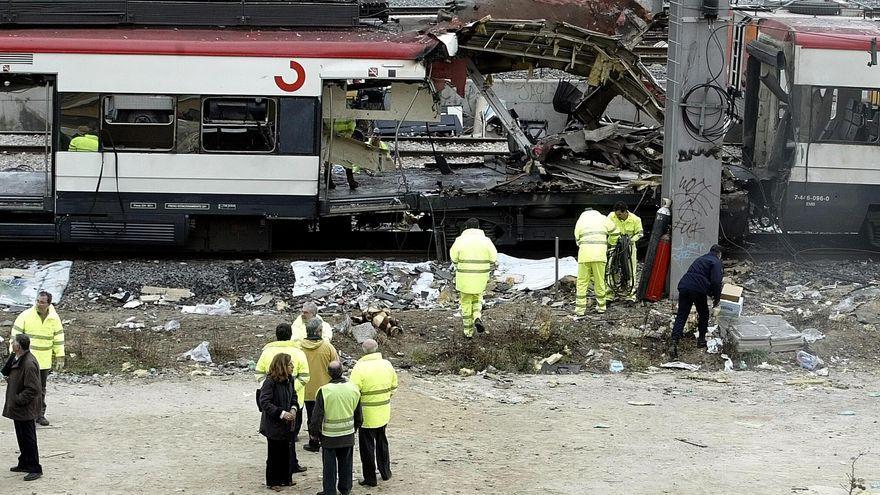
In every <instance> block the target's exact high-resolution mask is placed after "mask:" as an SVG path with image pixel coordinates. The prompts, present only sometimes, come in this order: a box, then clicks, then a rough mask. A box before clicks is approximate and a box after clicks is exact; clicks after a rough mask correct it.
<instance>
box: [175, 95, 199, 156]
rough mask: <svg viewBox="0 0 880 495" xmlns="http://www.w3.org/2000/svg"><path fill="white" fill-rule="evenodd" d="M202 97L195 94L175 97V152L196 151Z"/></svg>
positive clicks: (197, 147)
mask: <svg viewBox="0 0 880 495" xmlns="http://www.w3.org/2000/svg"><path fill="white" fill-rule="evenodd" d="M201 124H202V98H201V97H200V96H195V95H181V96H178V97H177V144H176V146H175V151H176V152H177V153H198V152H199V140H200V138H201V129H200V126H201Z"/></svg>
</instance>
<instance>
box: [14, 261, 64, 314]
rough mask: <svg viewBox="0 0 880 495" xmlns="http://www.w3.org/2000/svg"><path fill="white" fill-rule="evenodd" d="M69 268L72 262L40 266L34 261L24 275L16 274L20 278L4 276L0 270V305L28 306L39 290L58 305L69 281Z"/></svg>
mask: <svg viewBox="0 0 880 495" xmlns="http://www.w3.org/2000/svg"><path fill="white" fill-rule="evenodd" d="M71 266H73V262H72V261H56V262H54V263H49V264H48V265H42V266H40V265H39V264H38V263H37V262H36V261H35V262H33V263H31V264H30V266H28V269H27V270H26V271H25V272H26V273H18V274H17V275H21V276H12V275H5V274H4V273H3V270H0V304H2V305H6V306H30V305H32V304H34V301H35V300H36V299H37V294H38V293H39V292H40V291H41V290H45V291H47V292H49V293H50V294H52V302H53V303H54V304H58V302H60V301H61V297H62V296H63V295H64V289H66V288H67V283H68V282H69V281H70V267H71ZM16 271H17V270H16ZM17 272H18V271H17Z"/></svg>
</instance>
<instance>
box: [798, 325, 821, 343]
mask: <svg viewBox="0 0 880 495" xmlns="http://www.w3.org/2000/svg"><path fill="white" fill-rule="evenodd" d="M801 335H803V336H804V340H805V341H806V342H807V343H808V344H812V343H813V342H816V341H817V340H822V339H824V338H825V334H824V333H822V332H820V331H819V330H818V329H816V328H805V329H804V331H803V332H801Z"/></svg>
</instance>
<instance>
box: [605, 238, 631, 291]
mask: <svg viewBox="0 0 880 495" xmlns="http://www.w3.org/2000/svg"><path fill="white" fill-rule="evenodd" d="M634 283H635V277H634V274H633V273H632V243H631V242H630V238H629V236H628V235H621V236H620V237H618V239H617V244H615V245H614V247H613V248H611V250H610V251H609V252H608V265H607V266H606V269H605V284H606V285H607V286H608V288H609V289H611V290H612V291H614V293H615V294H617V295H624V296H629V295H630V293H631V292H632V289H633V284H634Z"/></svg>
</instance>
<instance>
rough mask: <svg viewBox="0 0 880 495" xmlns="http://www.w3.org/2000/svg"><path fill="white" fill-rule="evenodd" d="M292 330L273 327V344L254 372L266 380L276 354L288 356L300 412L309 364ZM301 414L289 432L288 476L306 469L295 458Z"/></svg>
mask: <svg viewBox="0 0 880 495" xmlns="http://www.w3.org/2000/svg"><path fill="white" fill-rule="evenodd" d="M292 335H293V329H292V328H291V327H290V325H289V324H287V323H281V324H279V325H278V326H277V327H275V339H276V340H275V342H269V343H268V344H266V345H265V346H263V352H262V353H260V358H259V359H258V360H257V365H256V367H255V368H254V371H256V372H257V373H258V375H257V376H258V377H259V379H260V380H262V379H264V378H266V373H268V372H269V365H270V364H272V359H274V358H275V356H277V355H278V354H281V353H284V354H287V355H289V356H290V364H291V366H292V367H293V373H291V379H293V387H294V390H296V397H297V399H298V402H299V410H300V411H302V410H303V407H304V405H305V396H306V383H309V362H308V360H307V359H306V355H305V353H303V351H302V350H301V349H300V348H299V347H298V344H297V343H296V342H295V341H293V340H291V336H292ZM302 417H303V415H302V413H300V414H297V415H296V421H295V422H294V425H293V430H291V431H290V474H291V475H293V474H295V473H304V472H305V471H306V470H307V469H306V468H305V467H304V466H301V465H300V463H299V459H298V458H297V457H296V437H297V436H298V435H299V431H300V429H301V428H302Z"/></svg>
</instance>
